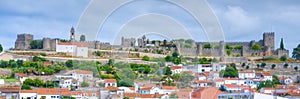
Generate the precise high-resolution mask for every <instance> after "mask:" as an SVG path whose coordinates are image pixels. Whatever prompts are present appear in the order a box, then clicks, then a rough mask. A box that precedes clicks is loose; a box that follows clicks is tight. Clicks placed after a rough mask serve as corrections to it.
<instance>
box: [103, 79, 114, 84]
mask: <svg viewBox="0 0 300 99" xmlns="http://www.w3.org/2000/svg"><path fill="white" fill-rule="evenodd" d="M104 82H105V83H117V80H116V79H104Z"/></svg>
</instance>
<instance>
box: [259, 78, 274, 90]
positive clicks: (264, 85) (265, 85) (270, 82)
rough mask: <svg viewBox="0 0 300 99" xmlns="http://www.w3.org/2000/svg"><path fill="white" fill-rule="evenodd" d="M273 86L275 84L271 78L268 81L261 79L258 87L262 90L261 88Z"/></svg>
mask: <svg viewBox="0 0 300 99" xmlns="http://www.w3.org/2000/svg"><path fill="white" fill-rule="evenodd" d="M264 87H266V88H272V87H275V84H274V83H273V82H272V81H270V80H267V81H261V82H260V83H259V85H258V87H257V90H260V89H261V88H264Z"/></svg>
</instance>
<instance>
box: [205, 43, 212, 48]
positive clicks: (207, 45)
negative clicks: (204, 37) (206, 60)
mask: <svg viewBox="0 0 300 99" xmlns="http://www.w3.org/2000/svg"><path fill="white" fill-rule="evenodd" d="M211 47H212V46H211V44H209V43H207V44H204V45H203V48H208V49H209V48H211Z"/></svg>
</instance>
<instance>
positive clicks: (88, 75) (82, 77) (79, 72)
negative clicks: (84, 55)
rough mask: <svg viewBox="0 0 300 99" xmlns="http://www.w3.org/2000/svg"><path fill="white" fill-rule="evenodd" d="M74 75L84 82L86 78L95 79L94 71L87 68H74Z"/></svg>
mask: <svg viewBox="0 0 300 99" xmlns="http://www.w3.org/2000/svg"><path fill="white" fill-rule="evenodd" d="M72 76H73V78H75V79H76V80H78V81H79V82H83V81H84V80H86V79H93V72H92V71H87V70H78V69H76V70H73V73H72Z"/></svg>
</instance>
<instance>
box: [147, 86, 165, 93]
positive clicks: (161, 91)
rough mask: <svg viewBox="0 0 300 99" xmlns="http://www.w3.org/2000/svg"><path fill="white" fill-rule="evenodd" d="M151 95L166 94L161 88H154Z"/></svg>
mask: <svg viewBox="0 0 300 99" xmlns="http://www.w3.org/2000/svg"><path fill="white" fill-rule="evenodd" d="M150 94H164V91H163V90H162V89H161V88H160V87H152V88H151V89H150Z"/></svg>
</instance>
